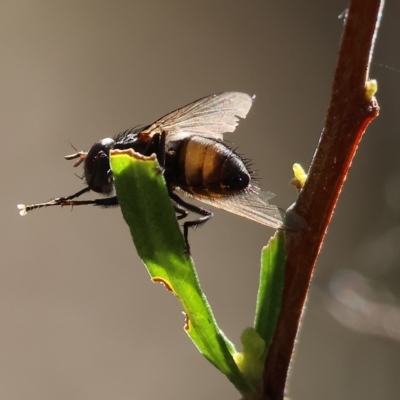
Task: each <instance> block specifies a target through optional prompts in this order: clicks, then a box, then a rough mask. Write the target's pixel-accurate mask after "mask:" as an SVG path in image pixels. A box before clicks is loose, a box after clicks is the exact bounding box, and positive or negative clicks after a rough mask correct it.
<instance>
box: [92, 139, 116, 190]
mask: <svg viewBox="0 0 400 400" xmlns="http://www.w3.org/2000/svg"><path fill="white" fill-rule="evenodd" d="M114 144H115V141H114V140H113V139H111V138H106V139H103V140H100V141H99V142H97V143H95V144H94V145H93V146H92V147H91V148H90V150H89V152H88V153H87V155H86V158H85V178H86V182H87V184H88V186H89V188H90V190H93V191H95V192H97V193H103V194H109V193H110V192H111V191H112V190H113V187H114V185H113V177H112V172H111V169H110V159H109V154H110V149H112V148H113V147H114Z"/></svg>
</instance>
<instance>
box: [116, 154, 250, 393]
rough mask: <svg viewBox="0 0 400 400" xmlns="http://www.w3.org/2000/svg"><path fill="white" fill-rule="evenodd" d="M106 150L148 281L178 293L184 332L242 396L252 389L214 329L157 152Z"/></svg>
mask: <svg viewBox="0 0 400 400" xmlns="http://www.w3.org/2000/svg"><path fill="white" fill-rule="evenodd" d="M111 153H112V154H111V168H112V171H113V175H114V179H115V187H116V192H117V195H118V201H119V204H120V206H121V210H122V214H123V216H124V219H125V221H126V222H127V224H128V226H129V228H130V231H131V235H132V238H133V241H134V244H135V246H136V250H137V252H138V254H139V256H140V258H141V259H142V260H143V262H144V264H145V266H146V268H147V270H148V272H149V274H150V276H151V278H152V280H153V281H155V282H162V283H164V284H165V286H166V287H167V288H168V289H169V290H171V291H172V292H173V293H174V294H175V295H176V296H177V297H178V299H179V300H180V301H181V303H182V306H183V309H184V311H185V314H186V322H185V330H186V332H187V334H188V335H189V337H190V338H191V339H192V340H193V342H194V343H195V345H196V346H197V348H198V349H199V351H200V352H201V353H202V354H203V355H204V356H205V357H206V358H207V359H208V360H209V361H210V362H211V363H212V364H214V365H215V366H216V367H217V368H218V369H219V370H220V371H221V372H223V373H224V374H225V375H226V376H227V377H228V379H229V380H230V381H231V382H232V383H233V384H234V385H235V387H236V388H237V389H238V390H239V391H240V392H241V393H242V395H243V396H244V397H246V396H247V395H248V394H249V393H252V392H253V390H254V389H253V387H252V385H251V384H249V383H248V381H247V380H246V379H245V378H244V376H243V375H242V373H241V372H240V370H239V368H238V366H237V365H236V363H235V361H234V359H233V355H235V353H236V352H235V348H234V346H233V344H232V343H231V342H229V340H228V339H227V338H226V337H225V336H224V334H223V332H222V331H221V330H220V329H219V327H218V325H217V323H216V321H215V319H214V316H213V314H212V311H211V308H210V306H209V304H208V302H207V299H206V297H205V295H204V294H203V292H202V291H201V288H200V284H199V281H198V278H197V273H196V271H195V268H194V264H193V260H192V258H191V257H190V256H188V255H187V254H186V253H185V242H184V240H183V236H182V233H181V231H180V228H179V225H178V221H177V219H176V216H175V211H174V209H173V207H172V204H171V200H170V197H169V195H168V191H167V188H166V185H165V180H164V176H163V174H162V173H160V172H159V165H158V163H157V159H156V157H155V156H152V157H144V156H142V155H140V154H138V153H135V152H134V151H132V150H124V151H118V150H116V151H113V152H111Z"/></svg>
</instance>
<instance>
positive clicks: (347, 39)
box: [259, 0, 383, 400]
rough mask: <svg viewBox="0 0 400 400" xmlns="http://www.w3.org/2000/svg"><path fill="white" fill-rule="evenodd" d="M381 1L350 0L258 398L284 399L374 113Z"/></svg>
mask: <svg viewBox="0 0 400 400" xmlns="http://www.w3.org/2000/svg"><path fill="white" fill-rule="evenodd" d="M382 8H383V0H352V1H351V3H350V8H349V10H348V15H347V17H346V21H345V29H344V33H343V37H342V42H341V48H340V52H339V59H338V63H337V68H336V72H335V77H334V82H333V88H332V96H331V102H330V106H329V109H328V114H327V118H326V121H325V127H324V130H323V132H322V134H321V138H320V141H319V144H318V147H317V150H316V153H315V155H314V158H313V160H312V164H311V167H310V170H309V173H308V179H307V181H306V184H305V185H304V187H303V190H302V191H301V193H300V195H299V198H298V201H297V202H296V204H295V206H294V211H295V212H297V213H298V214H299V215H301V216H302V217H303V218H304V219H305V220H306V221H307V224H308V229H305V230H303V231H301V232H290V231H288V232H286V254H287V257H286V266H285V284H284V293H283V300H282V309H281V313H280V316H279V318H278V323H277V327H276V330H275V334H274V339H273V342H272V344H271V347H270V350H269V353H268V356H267V358H266V361H265V366H264V373H263V388H262V391H261V394H260V397H259V399H268V400H278V399H283V398H284V392H285V385H286V379H287V374H288V369H289V364H290V360H291V357H292V353H293V348H294V343H295V339H296V335H297V331H298V327H299V323H300V318H301V315H302V311H303V307H304V303H305V301H306V297H307V292H308V288H309V285H310V281H311V277H312V274H313V270H314V265H315V262H316V259H317V256H318V253H319V250H320V248H321V245H322V242H323V239H324V236H325V233H326V230H327V227H328V224H329V222H330V219H331V217H332V213H333V211H334V209H335V206H336V203H337V200H338V197H339V194H340V191H341V189H342V186H343V183H344V181H345V179H346V175H347V173H348V170H349V167H350V165H351V162H352V160H353V157H354V155H355V152H356V150H357V147H358V144H359V142H360V140H361V138H362V136H363V133H364V131H365V129H366V127H367V126H368V124H369V123H370V122H371V121H372V120H373V119H374V118H375V117H376V116H377V115H378V113H379V107H378V104H377V102H376V100H375V98H374V97H373V96H368V95H367V94H366V84H367V81H368V71H369V64H370V60H371V55H372V49H373V45H374V41H375V38H376V32H377V29H378V26H379V20H380V17H381V12H382Z"/></svg>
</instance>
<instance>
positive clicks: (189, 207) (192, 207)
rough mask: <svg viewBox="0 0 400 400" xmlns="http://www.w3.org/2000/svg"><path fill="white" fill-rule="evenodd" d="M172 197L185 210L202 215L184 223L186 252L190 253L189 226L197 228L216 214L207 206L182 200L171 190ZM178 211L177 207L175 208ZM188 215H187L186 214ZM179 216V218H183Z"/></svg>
mask: <svg viewBox="0 0 400 400" xmlns="http://www.w3.org/2000/svg"><path fill="white" fill-rule="evenodd" d="M169 195H170V197H171V199H172V200H173V201H174V202H175V203H176V204H177V205H178V206H180V207H181V208H182V209H184V210H189V211H192V212H194V213H196V214H199V215H201V217H199V218H197V219H196V220H193V221H186V222H184V223H183V237H184V238H185V244H186V252H187V253H188V254H190V246H189V240H188V234H189V228H190V227H191V228H197V227H199V226H201V225H203V224H204V223H206V222H207V221H208V220H209V219H210V218H212V216H213V215H214V214H213V213H212V212H211V211H210V210H206V209H205V208H201V207H197V206H195V205H194V204H190V203H186V201H184V200H182V199H181V198H180V197H179V196H178V195H177V194H175V193H173V192H172V191H171V190H170V193H169ZM175 211H176V208H175ZM185 216H186V215H185ZM180 217H181V218H184V217H183V216H180ZM181 218H179V217H178V219H181Z"/></svg>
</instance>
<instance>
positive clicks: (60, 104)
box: [0, 0, 400, 400]
mask: <svg viewBox="0 0 400 400" xmlns="http://www.w3.org/2000/svg"><path fill="white" fill-rule="evenodd" d="M346 7H347V2H346V1H334V2H333V1H330V0H320V1H316V0H306V1H301V2H298V1H269V0H263V1H258V0H257V1H247V2H245V1H238V0H221V1H208V0H206V1H201V2H188V1H168V2H167V1H165V2H161V1H158V2H155V1H140V0H137V1H115V2H111V1H66V2H61V1H58V2H55V1H27V0H19V1H2V2H1V4H0V10H1V11H0V31H1V36H0V46H1V59H0V102H1V119H0V132H1V144H2V146H1V147H2V154H3V155H2V157H1V161H0V162H1V172H2V174H1V175H2V177H1V183H2V184H1V187H2V192H1V193H2V197H1V209H0V221H1V232H2V233H1V241H0V249H1V250H0V251H1V264H0V274H1V276H0V398H1V399H7V400H14V399H15V400H17V399H30V400H36V399H40V400H47V399H48V400H54V399H57V400H64V399H85V400H86V399H87V400H89V399H96V400H102V399H119V400H124V399H140V400H142V399H143V400H153V399H174V400H178V399H185V400H186V399H191V400H204V399H237V398H238V397H239V395H238V393H237V392H236V390H235V389H234V388H233V387H232V386H231V384H230V383H229V382H228V380H227V379H226V378H225V377H224V376H222V375H221V374H220V373H219V372H218V371H217V370H216V369H214V367H212V366H211V364H209V363H208V362H207V361H206V360H205V359H203V358H202V356H201V355H200V354H199V353H198V352H197V350H196V349H195V348H194V346H193V345H192V343H191V342H190V340H189V339H188V338H187V337H186V334H185V333H184V331H183V329H182V327H183V323H184V319H183V316H182V314H181V308H180V305H179V303H178V301H177V300H176V299H175V298H174V297H173V296H172V295H171V294H170V293H168V292H167V291H166V290H164V289H163V288H162V286H160V285H155V284H152V283H151V281H150V279H149V277H148V275H147V272H146V271H145V269H144V267H143V266H142V264H141V262H140V260H139V259H138V257H137V255H136V252H135V249H134V247H133V245H132V243H131V238H130V236H129V233H128V228H127V226H126V225H125V223H124V221H123V219H122V216H121V214H120V210H119V209H118V208H116V209H112V210H102V209H97V208H95V207H81V208H75V209H74V210H73V212H71V211H70V210H69V209H68V208H64V209H58V208H52V209H47V210H37V211H35V212H32V213H30V214H29V215H27V216H26V217H24V218H21V217H20V216H19V215H18V212H17V209H16V204H17V203H21V202H22V203H33V202H40V201H46V200H48V199H50V198H52V197H57V196H63V195H68V194H72V193H74V192H76V191H77V190H79V189H81V188H82V182H81V181H80V180H79V179H78V178H77V177H75V176H74V172H77V173H79V172H80V168H78V170H79V171H78V170H75V169H73V168H72V165H71V164H72V163H71V162H67V161H65V160H64V159H63V156H64V155H66V154H70V153H71V152H73V149H72V148H71V146H70V144H69V143H68V141H67V137H68V138H69V139H70V140H71V142H72V143H73V145H74V146H76V147H77V148H79V149H84V148H88V147H90V146H91V145H92V144H93V143H94V142H95V141H97V140H99V139H101V138H104V137H108V136H110V135H114V134H116V133H118V132H120V131H122V130H124V129H126V128H128V127H130V126H133V125H137V124H146V123H150V122H153V121H154V120H156V119H157V118H159V117H160V116H162V115H164V114H165V113H167V112H169V111H172V110H173V109H175V108H177V107H180V106H183V105H185V104H186V103H188V102H190V101H193V100H195V99H197V98H199V97H202V96H205V95H208V94H211V93H215V92H221V91H230V90H237V91H244V92H247V93H250V94H256V95H257V99H256V101H255V103H254V106H253V108H252V110H251V112H250V113H249V115H248V118H247V119H246V120H245V121H242V122H241V124H240V126H239V128H238V129H237V131H236V132H235V133H234V134H231V135H229V137H228V139H229V140H230V141H232V142H233V143H234V145H239V150H240V151H241V153H243V154H245V155H246V156H248V157H250V158H251V159H252V160H253V161H254V163H255V165H256V167H257V168H258V170H259V175H260V176H261V177H262V181H261V185H262V187H263V188H264V189H265V190H270V191H272V192H274V193H276V194H277V196H276V198H275V199H274V202H275V204H278V205H279V206H280V207H283V208H286V207H288V206H289V205H290V204H291V203H292V202H293V201H294V200H295V198H296V192H295V190H294V188H293V187H291V186H290V185H289V181H290V179H291V177H292V171H291V166H292V164H293V163H294V162H300V163H301V164H302V165H303V166H304V167H305V168H308V166H309V163H310V161H311V158H312V155H313V153H314V150H315V146H316V144H317V141H318V138H319V134H320V131H321V129H322V127H323V124H324V118H325V114H326V110H327V107H328V104H329V99H330V89H331V83H332V77H333V72H334V69H335V63H336V57H337V52H338V48H339V42H340V36H341V32H342V24H343V21H342V20H340V19H338V15H339V14H341V13H342V12H343V11H344V10H345V8H346ZM399 13H400V3H399V2H396V1H394V0H389V1H388V2H387V7H386V10H385V15H384V18H383V22H382V29H381V31H380V35H379V38H378V42H377V46H376V51H375V57H374V61H375V62H376V63H378V64H383V65H388V66H390V67H393V68H397V69H399V68H400V57H399V54H400V51H399V46H398V45H399V35H400V31H399V27H398V17H399V15H400V14H399ZM371 77H373V78H377V79H378V84H379V91H378V94H377V96H378V101H379V104H380V106H381V116H380V117H379V118H378V119H377V120H376V121H374V122H373V124H372V126H371V127H370V128H369V130H368V132H367V134H366V135H365V137H364V139H363V141H362V143H361V145H360V147H359V152H358V154H357V156H356V158H355V161H354V163H353V165H352V167H351V170H350V174H349V176H348V179H347V181H346V185H345V187H344V190H343V192H342V196H341V198H340V201H339V204H338V207H337V209H336V212H335V215H334V218H333V221H332V224H331V226H330V228H329V232H328V235H327V238H326V241H325V244H324V247H323V249H322V254H321V256H320V258H319V261H318V265H317V269H316V272H315V279H314V285H313V287H312V289H311V293H310V296H309V301H308V305H307V312H306V314H305V317H304V319H303V324H302V330H301V333H300V336H299V344H298V346H297V351H296V355H295V361H294V364H293V368H292V371H291V380H290V389H291V390H290V396H291V398H293V399H307V400H312V399H321V398H323V399H325V400H330V399H352V400H356V399H363V400H368V399H371V400H372V399H374V400H375V399H392V398H396V394H398V393H399V392H400V368H399V366H400V339H399V338H400V333H399V332H400V318H399V311H398V305H399V297H400V279H399V278H400V269H399V263H400V250H399V249H400V245H399V244H400V228H399V224H400V167H399V163H398V160H399V153H400V146H399V145H400V135H399V130H400V123H399V120H398V115H399V104H400V73H399V71H393V70H391V69H388V68H385V67H382V66H380V65H377V64H375V65H373V66H372V71H371ZM215 214H216V215H215V218H213V219H212V221H210V222H209V223H207V224H206V225H205V226H204V227H203V228H201V229H198V230H197V231H196V232H191V235H190V239H191V245H192V252H193V257H194V259H195V261H196V265H197V268H198V272H199V275H200V279H201V283H202V285H203V288H204V290H205V291H206V293H207V296H208V298H209V300H210V302H211V305H212V306H213V309H214V312H215V314H216V317H217V319H218V321H219V323H220V326H221V328H222V329H223V330H224V331H225V333H226V334H227V335H228V336H229V337H230V338H231V339H232V340H233V341H234V342H235V343H237V344H238V343H239V336H240V333H241V331H242V330H243V329H244V328H245V327H246V326H249V325H251V324H252V320H253V314H254V303H255V296H256V288H257V280H258V265H259V257H260V250H261V247H262V246H263V245H264V244H265V243H266V242H267V240H268V238H269V237H270V236H271V235H272V234H273V231H272V230H271V229H269V228H266V227H263V226H259V225H258V224H256V223H253V222H251V221H247V220H245V219H243V218H240V217H237V216H235V215H231V214H228V213H224V212H223V211H217V212H216V213H215ZM350 270H352V271H354V272H350ZM358 274H361V275H358ZM365 279H368V280H365Z"/></svg>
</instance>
